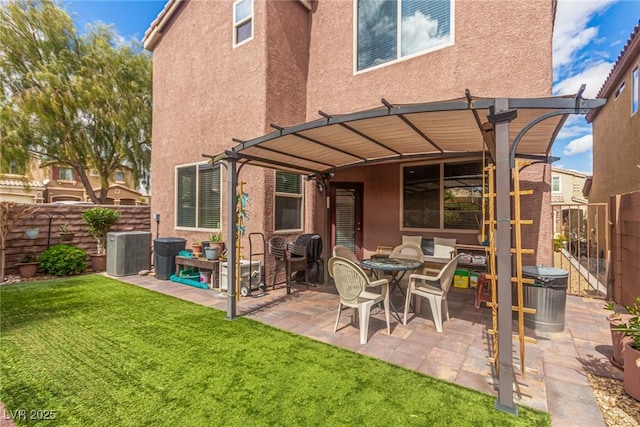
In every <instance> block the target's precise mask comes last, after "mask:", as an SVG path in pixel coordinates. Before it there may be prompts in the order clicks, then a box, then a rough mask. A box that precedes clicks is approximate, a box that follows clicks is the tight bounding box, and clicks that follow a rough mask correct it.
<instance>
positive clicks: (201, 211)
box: [176, 163, 221, 230]
mask: <svg viewBox="0 0 640 427" xmlns="http://www.w3.org/2000/svg"><path fill="white" fill-rule="evenodd" d="M176 192H177V197H176V227H183V228H198V229H207V230H209V229H212V230H219V229H220V226H221V224H220V217H221V203H220V167H213V166H211V165H209V164H206V163H205V164H197V165H188V166H181V167H177V168H176Z"/></svg>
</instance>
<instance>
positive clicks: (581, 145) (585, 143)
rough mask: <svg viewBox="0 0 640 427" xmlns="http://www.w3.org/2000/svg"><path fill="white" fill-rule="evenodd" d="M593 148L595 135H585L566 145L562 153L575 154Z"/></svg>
mask: <svg viewBox="0 0 640 427" xmlns="http://www.w3.org/2000/svg"><path fill="white" fill-rule="evenodd" d="M591 148H593V135H584V136H581V137H580V138H577V139H574V140H573V141H571V142H570V143H568V144H567V145H566V147H564V150H563V151H562V154H564V155H565V156H573V155H575V154H580V153H585V152H587V151H590V150H591Z"/></svg>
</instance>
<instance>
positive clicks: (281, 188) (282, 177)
mask: <svg viewBox="0 0 640 427" xmlns="http://www.w3.org/2000/svg"><path fill="white" fill-rule="evenodd" d="M303 198H304V197H303V192H302V176H300V175H299V174H297V173H292V172H281V171H276V199H275V209H274V215H275V221H274V223H275V230H276V231H283V230H287V231H296V230H297V231H299V230H302V206H303Z"/></svg>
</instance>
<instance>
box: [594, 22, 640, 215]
mask: <svg viewBox="0 0 640 427" xmlns="http://www.w3.org/2000/svg"><path fill="white" fill-rule="evenodd" d="M598 98H606V99H607V103H606V105H605V106H604V107H602V108H600V109H599V110H596V111H593V112H591V113H590V114H588V115H587V121H588V122H591V123H592V125H593V178H592V180H591V186H590V191H589V193H588V196H589V201H590V202H602V203H609V198H610V197H611V196H614V195H616V194H622V193H630V192H632V191H638V190H640V111H639V110H640V23H639V24H638V25H636V27H635V28H634V30H633V32H632V33H631V36H630V37H629V40H628V41H627V43H626V44H625V46H624V48H623V49H622V52H620V55H619V56H618V59H617V60H616V62H615V64H614V65H613V68H612V69H611V72H610V73H609V76H608V77H607V79H606V80H605V82H604V85H603V86H602V88H601V89H600V92H599V93H598Z"/></svg>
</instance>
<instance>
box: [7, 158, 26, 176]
mask: <svg viewBox="0 0 640 427" xmlns="http://www.w3.org/2000/svg"><path fill="white" fill-rule="evenodd" d="M25 169H26V168H25V167H24V165H23V164H21V163H18V162H17V161H15V160H11V162H9V173H10V174H13V175H24V174H25Z"/></svg>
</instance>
